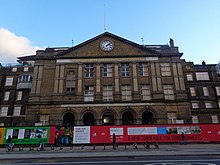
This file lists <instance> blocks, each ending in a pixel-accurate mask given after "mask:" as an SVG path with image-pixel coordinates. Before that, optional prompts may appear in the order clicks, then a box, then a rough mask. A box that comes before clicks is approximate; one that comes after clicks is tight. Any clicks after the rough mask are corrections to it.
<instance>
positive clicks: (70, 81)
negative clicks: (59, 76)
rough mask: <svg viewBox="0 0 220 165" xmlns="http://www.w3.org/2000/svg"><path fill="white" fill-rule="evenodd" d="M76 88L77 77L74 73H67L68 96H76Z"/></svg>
mask: <svg viewBox="0 0 220 165" xmlns="http://www.w3.org/2000/svg"><path fill="white" fill-rule="evenodd" d="M75 87H76V75H75V73H74V72H73V71H70V72H68V73H67V76H66V94H67V95H74V94H75Z"/></svg>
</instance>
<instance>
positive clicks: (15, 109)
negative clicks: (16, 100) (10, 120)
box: [13, 107, 21, 116]
mask: <svg viewBox="0 0 220 165" xmlns="http://www.w3.org/2000/svg"><path fill="white" fill-rule="evenodd" d="M13 115H14V116H20V115H21V107H14V112H13Z"/></svg>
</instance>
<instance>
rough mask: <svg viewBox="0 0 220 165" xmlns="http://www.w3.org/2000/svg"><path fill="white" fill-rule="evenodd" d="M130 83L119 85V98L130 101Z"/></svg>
mask: <svg viewBox="0 0 220 165" xmlns="http://www.w3.org/2000/svg"><path fill="white" fill-rule="evenodd" d="M131 90H132V89H131V86H130V85H122V86H121V100H122V101H131V100H132V91H131Z"/></svg>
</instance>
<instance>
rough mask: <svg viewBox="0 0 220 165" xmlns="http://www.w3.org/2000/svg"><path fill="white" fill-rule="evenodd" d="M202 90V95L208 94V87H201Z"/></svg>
mask: <svg viewBox="0 0 220 165" xmlns="http://www.w3.org/2000/svg"><path fill="white" fill-rule="evenodd" d="M202 90H203V94H204V96H209V89H208V87H202Z"/></svg>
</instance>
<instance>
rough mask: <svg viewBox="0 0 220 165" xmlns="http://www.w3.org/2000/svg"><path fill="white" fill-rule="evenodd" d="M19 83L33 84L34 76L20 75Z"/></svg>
mask: <svg viewBox="0 0 220 165" xmlns="http://www.w3.org/2000/svg"><path fill="white" fill-rule="evenodd" d="M18 82H19V83H20V82H32V76H31V75H20V76H19V78H18Z"/></svg>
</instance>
